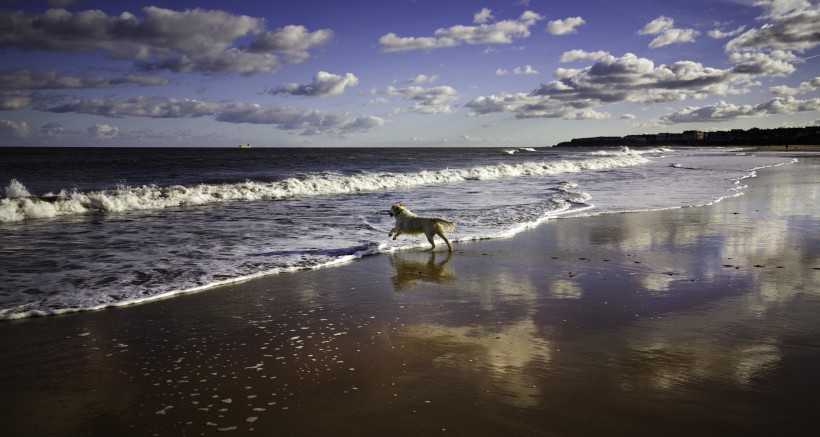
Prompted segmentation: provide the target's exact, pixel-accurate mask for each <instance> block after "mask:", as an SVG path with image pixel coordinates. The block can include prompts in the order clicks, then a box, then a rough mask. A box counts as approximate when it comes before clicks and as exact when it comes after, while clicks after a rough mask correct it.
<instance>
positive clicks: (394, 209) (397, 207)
mask: <svg viewBox="0 0 820 437" xmlns="http://www.w3.org/2000/svg"><path fill="white" fill-rule="evenodd" d="M406 210H407V209H406V208H405V207H404V205H403V204H401V203H394V204H393V206H391V207H390V211H387V213H388V214H390V217H395V216H397V215H399V214H401V213H403V212H404V211H406Z"/></svg>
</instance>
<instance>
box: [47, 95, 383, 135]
mask: <svg viewBox="0 0 820 437" xmlns="http://www.w3.org/2000/svg"><path fill="white" fill-rule="evenodd" d="M38 109H40V110H43V111H48V112H55V113H69V112H70V113H81V114H94V115H100V116H106V117H126V116H130V117H148V118H199V117H213V118H214V120H216V121H221V122H225V123H250V124H267V125H273V126H276V127H277V128H279V129H283V130H302V134H304V135H318V134H326V133H327V134H346V133H355V132H364V131H367V130H371V129H373V128H376V127H379V126H382V125H384V124H385V120H384V119H382V118H379V117H372V116H360V115H356V114H351V113H347V112H334V111H324V110H311V109H301V108H292V107H285V106H272V105H256V104H246V103H237V102H232V103H213V102H205V101H201V100H190V99H186V100H177V99H168V98H164V97H135V98H131V99H127V100H106V99H78V100H74V101H72V102H69V103H64V104H60V105H56V106H52V107H45V106H42V107H39V108H38Z"/></svg>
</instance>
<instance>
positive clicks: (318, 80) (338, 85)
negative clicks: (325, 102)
mask: <svg viewBox="0 0 820 437" xmlns="http://www.w3.org/2000/svg"><path fill="white" fill-rule="evenodd" d="M358 84H359V78H358V77H356V76H355V75H353V73H347V74H345V75H344V76H339V75H337V74H332V73H328V72H326V71H320V72H318V73H316V75H315V76H314V77H313V82H311V83H309V84H305V85H299V84H297V83H289V84H285V85H282V86H280V87H279V88H276V89H274V90H271V91H269V94H272V95H293V96H309V97H330V96H338V95H340V94H342V93H344V91H345V88H347V87H352V86H356V85H358Z"/></svg>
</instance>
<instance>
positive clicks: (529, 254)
mask: <svg viewBox="0 0 820 437" xmlns="http://www.w3.org/2000/svg"><path fill="white" fill-rule="evenodd" d="M747 182H748V184H749V187H748V189H747V190H746V194H745V195H744V196H741V197H737V198H731V199H726V200H724V201H722V202H719V203H717V204H715V205H711V206H707V207H698V208H683V209H673V210H665V211H653V212H641V213H630V214H612V215H602V216H593V217H584V218H572V219H558V220H551V221H548V222H546V223H544V224H542V225H541V226H539V227H537V228H535V229H532V230H529V231H525V232H522V233H520V234H518V235H516V236H515V237H512V238H509V239H503V240H491V241H480V242H474V243H460V244H457V245H456V246H455V252H453V253H452V254H448V253H447V252H446V251H443V252H436V253H428V252H417V251H413V252H398V253H394V254H391V255H376V256H371V257H366V258H364V259H361V260H357V261H354V262H350V263H347V264H344V265H341V266H337V267H329V268H323V269H318V270H312V271H302V272H296V273H289V274H280V275H275V276H269V277H265V278H262V279H257V280H253V281H248V282H244V283H240V284H234V285H231V286H226V287H222V288H218V289H212V290H208V291H205V292H201V293H196V294H191V295H183V296H178V297H175V298H172V299H167V300H161V301H156V302H151V303H147V304H143V305H135V306H131V307H125V308H118V309H111V310H103V311H96V312H86V313H79V314H69V315H62V316H56V317H44V318H33V319H25V320H18V321H9V322H3V323H0V356H2V360H0V415H2V429H3V431H2V433H3V435H6V436H27V435H32V436H34V435H37V436H42V435H119V436H122V435H201V434H204V435H225V434H227V435H231V434H243V435H244V434H247V433H248V432H249V431H253V433H252V434H253V435H287V436H293V435H387V434H389V435H434V434H441V435H556V436H587V435H630V436H636V435H667V436H668V435H727V434H728V433H746V434H751V435H762V434H766V435H819V434H818V433H820V422H818V421H817V416H816V411H817V407H816V405H817V402H816V393H817V392H818V390H819V389H820V372H818V369H820V316H818V315H820V287H818V285H820V225H818V223H820V222H819V221H818V220H819V219H820V208H818V206H817V205H818V204H820V159H818V158H817V157H816V156H815V157H812V156H807V157H800V162H798V163H796V164H791V165H783V166H779V167H774V168H767V169H763V170H760V171H759V177H757V178H755V179H751V180H747ZM385 238H386V237H385Z"/></svg>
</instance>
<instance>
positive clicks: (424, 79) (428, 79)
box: [404, 74, 438, 84]
mask: <svg viewBox="0 0 820 437" xmlns="http://www.w3.org/2000/svg"><path fill="white" fill-rule="evenodd" d="M437 80H438V75H437V74H433V75H431V76H428V75H426V74H419V75H417V76H413V77H411V78H409V79H407V80H406V81H404V83H412V84H423V83H433V82H435V81H437Z"/></svg>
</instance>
